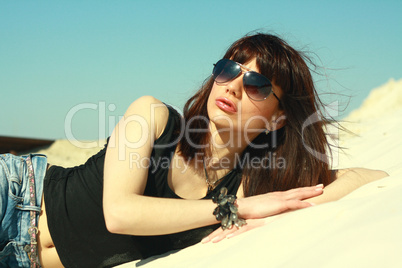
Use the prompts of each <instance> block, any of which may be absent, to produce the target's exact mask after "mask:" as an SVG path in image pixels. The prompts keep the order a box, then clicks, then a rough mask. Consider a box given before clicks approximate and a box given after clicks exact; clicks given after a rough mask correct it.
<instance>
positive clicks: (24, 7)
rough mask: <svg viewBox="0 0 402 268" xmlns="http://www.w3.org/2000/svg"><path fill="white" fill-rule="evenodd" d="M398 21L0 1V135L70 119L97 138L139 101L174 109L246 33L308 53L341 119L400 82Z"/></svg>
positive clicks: (141, 4) (152, 5)
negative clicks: (273, 37) (146, 98)
mask: <svg viewBox="0 0 402 268" xmlns="http://www.w3.org/2000/svg"><path fill="white" fill-rule="evenodd" d="M401 14H402V1H398V0H394V1H386V0H385V1H371V0H366V1H353V0H346V1H343V0H337V1H323V0H321V1H244V0H243V1H234V0H231V1H216V0H215V1H101V0H97V1H3V0H0V90H1V99H0V105H1V106H0V107H1V108H2V112H1V116H0V126H1V128H0V135H6V136H19V137H31V138H46V139H62V138H66V134H65V124H66V121H67V123H68V124H69V123H71V124H70V125H71V131H72V134H73V135H74V137H75V138H77V139H98V138H103V137H104V136H107V135H109V134H110V130H111V129H112V128H113V126H114V125H115V123H116V122H117V120H118V117H119V116H121V115H123V113H124V111H125V109H126V108H127V107H128V105H129V104H130V103H131V102H132V101H133V100H135V99H136V98H138V97H140V96H142V95H153V96H155V97H156V98H158V99H160V100H162V101H164V102H166V103H169V104H172V105H173V106H176V107H178V108H182V107H183V104H184V102H185V101H186V99H187V98H189V97H190V96H191V95H192V94H193V93H194V92H195V91H196V90H197V89H198V87H199V86H200V84H201V83H202V81H203V80H204V79H205V78H206V77H207V76H208V75H210V72H211V69H212V64H213V63H215V62H216V61H217V60H218V59H220V58H221V57H222V55H223V53H224V51H225V50H226V49H227V47H228V46H229V45H230V44H231V43H232V42H233V41H235V40H236V39H238V38H240V37H241V36H243V35H244V34H246V33H248V32H250V31H253V30H261V31H265V32H270V33H276V34H278V35H280V36H281V37H282V38H284V39H285V40H287V41H288V42H289V43H290V44H291V45H292V46H293V47H295V48H297V49H302V50H308V51H310V52H312V53H314V54H313V55H316V56H315V57H314V59H315V60H316V62H317V63H318V64H319V65H320V66H321V68H319V70H318V71H320V72H322V73H324V75H321V76H314V77H315V79H316V80H317V87H318V89H319V92H323V93H335V94H325V95H324V100H326V101H327V102H332V101H339V103H340V105H341V108H342V109H345V110H344V111H343V112H341V114H340V116H341V117H342V116H346V115H347V114H348V113H349V112H350V111H351V110H353V109H355V108H357V107H359V106H360V104H361V102H362V100H363V99H364V98H365V97H366V96H367V95H368V94H369V92H370V90H371V89H373V88H375V87H378V86H380V85H382V84H384V83H386V82H387V81H388V80H389V79H390V78H394V79H401V78H402V16H401ZM340 94H343V95H346V96H351V98H350V99H349V98H348V97H343V96H342V95H340ZM348 102H349V105H348V106H347V107H346V104H347V103H348ZM345 107H346V108H345ZM74 109H75V111H76V112H75V113H72V111H74ZM66 118H67V120H66ZM99 118H101V120H99ZM103 118H104V119H105V120H104V119H103ZM100 121H101V122H100Z"/></svg>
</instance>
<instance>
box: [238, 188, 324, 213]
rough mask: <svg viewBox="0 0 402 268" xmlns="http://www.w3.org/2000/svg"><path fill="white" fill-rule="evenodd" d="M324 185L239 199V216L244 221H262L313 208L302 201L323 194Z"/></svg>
mask: <svg viewBox="0 0 402 268" xmlns="http://www.w3.org/2000/svg"><path fill="white" fill-rule="evenodd" d="M323 187H324V186H323V185H322V184H319V185H317V186H311V187H302V188H296V189H292V190H288V191H284V192H272V193H267V194H261V195H256V196H251V197H246V198H239V199H238V200H237V205H238V207H239V212H238V216H239V217H241V218H243V219H261V218H265V217H269V216H272V215H276V214H279V213H282V212H285V211H288V210H296V209H301V208H307V207H310V206H312V205H313V204H312V203H309V202H305V201H302V200H304V199H307V198H312V197H315V196H318V195H321V194H322V193H323Z"/></svg>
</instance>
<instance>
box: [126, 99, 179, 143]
mask: <svg viewBox="0 0 402 268" xmlns="http://www.w3.org/2000/svg"><path fill="white" fill-rule="evenodd" d="M171 113H176V114H178V112H177V111H176V110H175V109H174V108H172V107H171V106H169V105H166V104H165V103H163V102H162V101H160V100H158V99H157V98H155V97H153V96H149V95H146V96H142V97H139V98H138V99H136V100H135V101H133V102H132V103H131V105H130V106H129V108H128V109H127V111H126V114H125V116H126V117H129V116H133V117H136V118H137V119H136V120H144V121H145V122H147V123H148V124H149V125H150V126H151V127H154V130H155V138H158V137H159V136H160V135H162V133H163V131H164V129H165V127H166V125H167V123H168V120H169V116H170V115H171Z"/></svg>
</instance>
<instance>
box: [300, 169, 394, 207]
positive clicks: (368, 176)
mask: <svg viewBox="0 0 402 268" xmlns="http://www.w3.org/2000/svg"><path fill="white" fill-rule="evenodd" d="M386 176H388V174H387V173H386V172H384V171H381V170H370V169H365V168H351V169H345V170H339V171H338V174H337V178H336V180H335V181H334V182H332V183H331V184H329V185H328V186H326V187H325V188H324V193H323V194H322V195H320V196H317V197H313V198H310V199H307V200H306V201H308V202H312V203H315V204H321V203H326V202H331V201H336V200H338V199H340V198H342V197H344V196H346V195H348V194H349V193H351V192H352V191H354V190H356V189H357V188H359V187H361V186H363V185H365V184H367V183H370V182H372V181H375V180H378V179H381V178H384V177H386Z"/></svg>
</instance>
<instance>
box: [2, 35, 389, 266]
mask: <svg viewBox="0 0 402 268" xmlns="http://www.w3.org/2000/svg"><path fill="white" fill-rule="evenodd" d="M319 104H320V100H319V98H318V96H317V93H316V91H315V88H314V84H313V80H312V77H311V74H310V71H309V68H308V66H307V65H306V63H305V60H304V58H303V56H302V55H301V54H300V53H299V52H297V51H296V50H294V49H293V48H292V47H290V46H289V45H288V44H287V43H285V42H284V41H283V40H281V39H280V38H278V37H276V36H273V35H267V34H256V35H251V36H246V37H244V38H242V39H240V40H238V41H236V42H235V43H234V44H233V45H232V46H231V47H230V48H229V50H228V51H227V52H226V54H225V55H224V57H223V59H221V60H219V61H218V62H217V63H216V64H215V67H214V69H213V73H212V76H211V77H210V78H208V80H206V82H205V84H204V85H203V86H202V88H201V89H200V90H199V91H198V92H197V93H196V94H195V95H194V96H193V97H191V98H190V99H189V100H188V101H187V103H186V105H185V107H184V118H182V117H181V116H180V114H179V113H178V112H177V111H175V110H174V109H173V108H172V107H170V106H168V105H166V104H164V103H162V102H161V101H159V100H157V99H155V98H153V97H149V96H146V97H141V98H139V99H138V100H136V101H134V102H133V103H132V104H131V105H130V107H129V108H128V109H127V112H126V113H125V115H124V118H122V120H121V121H120V122H119V123H118V124H117V126H116V127H115V129H114V132H113V134H112V135H111V137H110V138H109V139H108V142H107V144H106V146H105V148H104V149H103V150H101V151H100V152H99V153H97V154H96V155H94V156H92V157H91V158H90V159H89V160H88V161H87V162H86V163H85V164H84V165H81V166H79V167H75V168H62V167H58V166H51V165H47V163H46V158H45V157H43V156H40V155H30V156H24V157H16V156H12V155H2V156H0V160H1V165H0V174H1V182H0V183H1V203H0V208H1V210H0V211H1V212H0V213H1V231H0V234H1V235H0V247H1V250H2V251H1V253H0V264H1V266H2V267H3V266H7V265H8V266H13V267H17V266H20V267H28V266H30V265H31V266H32V267H35V265H36V267H38V266H39V261H40V264H41V265H42V266H43V267H61V266H65V267H110V266H115V265H118V264H121V263H125V262H130V261H133V260H137V259H141V258H146V257H149V256H152V255H156V254H161V253H164V252H167V251H170V250H174V249H182V248H184V247H187V246H190V245H193V244H195V243H197V242H200V241H201V240H202V239H203V238H204V240H203V242H208V241H210V240H213V241H219V240H221V239H223V238H225V237H226V236H228V235H230V236H233V235H236V234H238V233H241V232H244V231H246V230H250V229H252V228H255V227H257V226H260V225H262V224H264V221H265V218H267V217H269V216H272V215H275V214H278V213H281V212H285V211H289V210H295V209H300V208H306V207H309V206H311V205H313V203H315V204H319V203H323V202H328V201H332V200H336V199H339V198H340V197H342V196H344V195H346V194H348V193H349V192H351V191H353V190H354V189H356V188H358V187H360V186H361V185H363V184H365V183H368V182H370V181H373V180H375V179H379V178H382V177H384V176H386V173H384V172H381V171H372V170H365V169H349V170H330V169H329V165H328V163H329V159H328V158H327V157H326V154H325V151H326V148H327V147H328V142H327V139H326V135H325V133H324V130H323V126H324V124H325V123H326V122H325V121H322V120H321V121H320V120H314V119H316V118H318V106H319ZM314 115H316V117H314ZM311 116H313V119H311V118H312V117H311ZM308 120H311V122H310V121H308ZM323 120H325V119H323ZM306 122H307V123H306ZM314 122H315V123H314ZM324 186H325V190H323V187H324ZM42 189H43V190H42ZM42 192H43V194H42ZM236 197H237V200H236ZM211 199H213V201H214V202H212V201H211ZM220 225H221V226H222V228H220ZM216 229H218V230H217V231H215V232H213V231H214V230H216ZM212 232H213V233H212ZM36 241H37V244H36Z"/></svg>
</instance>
